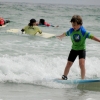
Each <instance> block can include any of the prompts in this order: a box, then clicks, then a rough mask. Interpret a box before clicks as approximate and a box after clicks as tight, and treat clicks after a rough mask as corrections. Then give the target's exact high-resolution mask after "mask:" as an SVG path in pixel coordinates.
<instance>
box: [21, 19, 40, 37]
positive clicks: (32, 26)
mask: <svg viewBox="0 0 100 100" xmlns="http://www.w3.org/2000/svg"><path fill="white" fill-rule="evenodd" d="M21 31H22V33H23V32H24V31H25V33H26V34H30V35H36V33H40V34H42V31H41V30H40V29H39V27H38V26H37V25H36V20H35V19H31V20H30V23H29V24H28V25H27V26H25V27H24V28H23V29H22V30H21Z"/></svg>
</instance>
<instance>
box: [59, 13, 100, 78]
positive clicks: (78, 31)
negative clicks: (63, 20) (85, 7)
mask: <svg viewBox="0 0 100 100" xmlns="http://www.w3.org/2000/svg"><path fill="white" fill-rule="evenodd" d="M70 22H71V24H72V28H70V29H69V30H68V31H67V32H64V33H63V34H61V35H59V36H57V38H59V39H62V38H63V37H65V36H70V37H71V41H72V49H71V51H70V53H69V56H68V61H67V64H66V67H65V70H64V74H63V75H62V79H63V80H67V79H68V78H67V75H68V73H69V70H70V68H71V66H72V65H73V63H74V61H75V59H76V57H77V56H78V57H79V66H80V70H81V79H84V78H85V57H86V45H85V41H86V38H89V39H92V40H95V41H98V42H100V39H98V38H97V37H95V36H93V35H91V34H90V33H89V32H87V31H86V30H85V28H84V27H83V26H82V24H83V21H82V18H81V16H80V15H74V16H73V17H72V18H71V20H70Z"/></svg>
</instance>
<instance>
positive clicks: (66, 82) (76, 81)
mask: <svg viewBox="0 0 100 100" xmlns="http://www.w3.org/2000/svg"><path fill="white" fill-rule="evenodd" d="M54 82H57V83H61V84H82V83H94V82H99V83H100V79H84V80H82V79H74V80H62V79H54Z"/></svg>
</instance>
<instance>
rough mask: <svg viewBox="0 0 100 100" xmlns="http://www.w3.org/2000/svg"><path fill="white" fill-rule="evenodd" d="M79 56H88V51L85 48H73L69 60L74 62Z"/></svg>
mask: <svg viewBox="0 0 100 100" xmlns="http://www.w3.org/2000/svg"><path fill="white" fill-rule="evenodd" d="M77 56H79V59H81V58H83V59H85V57H86V51H85V50H71V51H70V53H69V56H68V61H71V62H74V61H75V59H76V57H77Z"/></svg>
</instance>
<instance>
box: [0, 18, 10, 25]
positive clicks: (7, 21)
mask: <svg viewBox="0 0 100 100" xmlns="http://www.w3.org/2000/svg"><path fill="white" fill-rule="evenodd" d="M9 22H10V20H4V18H2V17H0V26H3V25H5V24H7V23H9Z"/></svg>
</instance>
